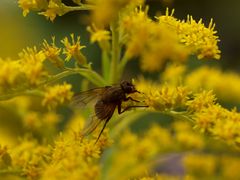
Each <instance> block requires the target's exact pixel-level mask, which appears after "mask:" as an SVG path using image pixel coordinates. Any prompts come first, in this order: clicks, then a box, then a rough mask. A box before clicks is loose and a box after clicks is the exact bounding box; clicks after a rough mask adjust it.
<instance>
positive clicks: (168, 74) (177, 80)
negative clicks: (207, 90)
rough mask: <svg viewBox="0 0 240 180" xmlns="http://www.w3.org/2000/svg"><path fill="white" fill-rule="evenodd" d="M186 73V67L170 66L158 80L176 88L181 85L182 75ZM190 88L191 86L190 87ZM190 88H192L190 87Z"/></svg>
mask: <svg viewBox="0 0 240 180" xmlns="http://www.w3.org/2000/svg"><path fill="white" fill-rule="evenodd" d="M185 72H186V66H185V65H180V64H170V65H168V66H167V67H166V69H165V70H164V72H163V73H162V74H161V76H160V78H161V80H162V81H163V82H166V83H168V84H171V85H174V86H178V85H181V84H182V83H183V79H184V78H183V75H184V74H185ZM190 87H191V86H190ZM191 88H192V87H191Z"/></svg>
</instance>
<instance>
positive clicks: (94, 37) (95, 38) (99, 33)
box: [87, 24, 111, 43]
mask: <svg viewBox="0 0 240 180" xmlns="http://www.w3.org/2000/svg"><path fill="white" fill-rule="evenodd" d="M87 30H88V31H89V32H90V33H91V42H92V43H94V42H101V41H108V40H110V39H111V36H110V32H109V31H107V30H103V29H98V28H97V27H96V25H94V24H93V25H92V26H88V28H87Z"/></svg>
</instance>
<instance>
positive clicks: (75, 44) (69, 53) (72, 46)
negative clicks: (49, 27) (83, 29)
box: [61, 34, 86, 65]
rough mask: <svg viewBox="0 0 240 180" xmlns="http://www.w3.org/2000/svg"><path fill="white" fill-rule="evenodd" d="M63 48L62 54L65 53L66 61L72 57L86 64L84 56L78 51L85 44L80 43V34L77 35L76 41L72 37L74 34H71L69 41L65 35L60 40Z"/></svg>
mask: <svg viewBox="0 0 240 180" xmlns="http://www.w3.org/2000/svg"><path fill="white" fill-rule="evenodd" d="M61 42H62V43H63V44H64V46H65V48H64V49H63V54H66V59H65V60H66V61H69V60H70V59H71V58H72V57H74V58H75V59H76V61H77V62H78V63H79V64H80V65H83V64H86V58H85V56H84V55H83V54H82V53H81V52H80V50H81V49H83V48H85V46H81V45H80V36H77V41H75V39H74V34H71V42H70V41H69V39H68V38H67V37H65V38H64V39H63V40H62V41H61Z"/></svg>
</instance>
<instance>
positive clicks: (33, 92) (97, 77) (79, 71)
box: [0, 68, 107, 101]
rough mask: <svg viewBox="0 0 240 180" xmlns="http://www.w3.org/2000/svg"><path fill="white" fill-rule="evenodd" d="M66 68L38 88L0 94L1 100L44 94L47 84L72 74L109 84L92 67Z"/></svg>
mask: <svg viewBox="0 0 240 180" xmlns="http://www.w3.org/2000/svg"><path fill="white" fill-rule="evenodd" d="M65 69H66V70H65V71H63V72H61V73H59V74H56V75H54V76H51V77H50V78H49V79H48V80H46V81H44V82H42V83H41V84H39V86H38V87H37V88H36V89H30V90H23V91H17V92H14V93H9V94H5V95H2V96H0V101H1V100H7V99H10V98H13V97H16V96H23V95H28V96H29V95H31V96H43V93H42V92H41V91H40V90H39V89H41V88H42V87H43V86H45V85H46V84H50V83H52V82H55V81H57V80H60V79H62V78H64V77H66V76H69V75H72V74H80V75H82V76H84V77H85V78H87V79H88V80H89V81H90V82H92V83H93V84H95V85H96V86H105V85H107V83H106V81H105V80H104V79H103V78H102V77H101V76H100V75H99V74H98V73H96V72H95V71H92V70H91V69H84V68H75V69H71V68H65Z"/></svg>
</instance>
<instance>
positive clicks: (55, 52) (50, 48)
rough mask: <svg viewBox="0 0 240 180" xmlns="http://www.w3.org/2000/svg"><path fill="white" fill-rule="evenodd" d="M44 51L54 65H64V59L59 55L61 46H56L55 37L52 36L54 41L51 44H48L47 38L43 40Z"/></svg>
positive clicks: (60, 66)
mask: <svg viewBox="0 0 240 180" xmlns="http://www.w3.org/2000/svg"><path fill="white" fill-rule="evenodd" d="M43 47H44V48H43V52H44V54H45V56H46V58H48V59H49V60H50V61H51V62H52V63H53V64H54V65H56V66H57V67H59V68H62V67H63V61H62V59H61V58H60V57H59V55H60V52H61V48H58V47H56V45H55V37H52V43H51V45H49V44H48V42H47V41H46V40H44V42H43Z"/></svg>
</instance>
